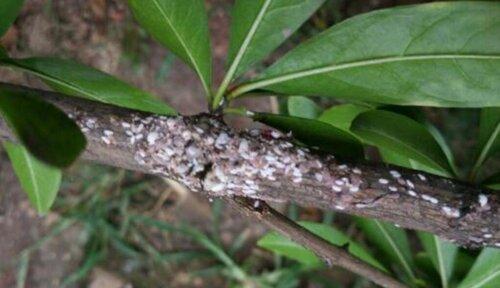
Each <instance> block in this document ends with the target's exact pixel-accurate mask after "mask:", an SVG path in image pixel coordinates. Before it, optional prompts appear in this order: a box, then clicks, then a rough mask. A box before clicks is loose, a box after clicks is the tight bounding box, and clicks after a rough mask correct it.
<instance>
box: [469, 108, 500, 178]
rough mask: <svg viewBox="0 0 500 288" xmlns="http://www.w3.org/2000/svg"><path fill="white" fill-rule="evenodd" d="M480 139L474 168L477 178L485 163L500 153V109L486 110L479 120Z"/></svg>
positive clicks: (473, 173)
mask: <svg viewBox="0 0 500 288" xmlns="http://www.w3.org/2000/svg"><path fill="white" fill-rule="evenodd" d="M479 123H480V126H479V139H478V143H477V147H478V150H479V152H478V153H477V154H478V156H477V160H476V163H475V164H474V167H473V168H472V172H471V174H472V176H475V175H476V174H477V172H478V171H479V169H480V168H481V165H482V164H483V162H484V161H485V160H486V159H487V158H488V157H489V156H491V155H494V154H496V153H498V152H500V107H494V108H484V109H482V110H481V117H480V120H479Z"/></svg>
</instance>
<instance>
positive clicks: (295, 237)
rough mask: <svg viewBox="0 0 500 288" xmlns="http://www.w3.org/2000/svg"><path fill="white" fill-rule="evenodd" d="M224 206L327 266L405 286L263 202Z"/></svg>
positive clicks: (385, 284) (383, 283) (386, 284)
mask: <svg viewBox="0 0 500 288" xmlns="http://www.w3.org/2000/svg"><path fill="white" fill-rule="evenodd" d="M226 203H229V204H230V205H231V206H232V207H234V208H235V209H237V210H238V211H240V212H241V213H243V214H246V215H247V216H249V218H250V219H256V220H259V221H260V222H262V223H264V224H265V225H267V226H268V227H269V228H271V229H273V230H275V231H277V232H279V233H281V234H283V235H284V236H285V237H288V238H290V239H291V240H292V241H294V242H296V243H298V244H300V245H303V246H304V247H307V248H308V249H310V250H312V251H313V252H314V253H315V254H316V255H318V256H319V257H320V258H321V259H323V261H325V263H326V264H327V265H328V266H333V265H335V266H339V267H342V268H344V269H346V270H349V271H351V272H354V273H356V274H358V275H360V276H363V277H365V278H367V279H369V280H371V281H373V282H374V283H376V284H378V285H380V286H382V287H388V288H400V287H406V286H405V285H404V284H402V283H400V282H398V281H397V280H395V279H393V278H392V277H390V276H389V275H386V274H384V273H383V272H382V271H380V270H378V269H377V268H375V267H373V266H371V265H369V264H366V263H365V262H363V261H361V260H359V259H358V258H356V257H354V256H352V255H351V254H349V253H348V252H346V251H345V250H344V249H342V248H339V247H337V246H334V245H331V244H330V243H328V242H327V241H325V240H323V239H322V238H320V237H318V236H316V235H314V234H312V233H311V232H309V231H307V230H306V229H304V228H303V227H301V226H299V225H298V224H296V223H295V222H293V221H291V220H290V219H288V218H286V217H285V216H283V215H282V214H281V213H279V212H277V211H276V210H274V209H273V208H271V207H270V206H269V205H267V204H266V203H265V202H263V201H260V200H250V199H248V198H242V197H234V198H231V197H228V198H227V201H226Z"/></svg>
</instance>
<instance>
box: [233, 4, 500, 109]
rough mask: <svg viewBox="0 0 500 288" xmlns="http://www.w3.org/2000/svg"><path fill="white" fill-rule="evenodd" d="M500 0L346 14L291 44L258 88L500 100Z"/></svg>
mask: <svg viewBox="0 0 500 288" xmlns="http://www.w3.org/2000/svg"><path fill="white" fill-rule="evenodd" d="M498 35H500V3H498V2H441V3H430V4H422V5H413V6H401V7H396V8H391V9H384V10H379V11H374V12H371V13H367V14H363V15H359V16H356V17H353V18H351V19H348V20H346V21H344V22H342V23H340V24H338V25H335V26H333V27H332V28H330V29H328V30H327V31H325V32H323V33H321V34H319V35H318V36H316V37H314V38H313V39H311V40H310V41H307V42H305V43H303V44H301V45H299V46H298V47H297V48H295V49H294V50H292V51H291V52H289V53H288V54H287V55H285V56H284V57H283V58H281V59H280V60H278V61H277V63H275V64H274V65H272V66H271V67H270V68H269V69H268V70H266V71H265V72H264V74H263V75H262V76H261V77H259V78H258V79H257V80H256V81H254V82H252V83H249V84H246V85H242V86H241V87H240V88H239V89H237V90H235V91H233V92H232V94H231V97H235V96H237V95H241V94H243V93H246V92H248V91H251V90H255V89H265V90H270V91H273V92H276V93H284V94H289V95H305V96H308V95H315V96H326V97H336V98H342V99H346V100H349V101H353V100H357V101H364V102H374V103H387V104H397V105H421V106H439V107H490V106H500V96H499V93H500V81H498V79H499V77H500V37H498Z"/></svg>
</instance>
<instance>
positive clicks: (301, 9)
mask: <svg viewBox="0 0 500 288" xmlns="http://www.w3.org/2000/svg"><path fill="white" fill-rule="evenodd" d="M323 2H324V0H236V2H235V4H234V7H233V11H232V17H231V18H232V23H231V36H230V41H229V52H228V63H229V65H230V66H229V67H230V68H229V72H228V75H231V76H230V79H229V80H232V78H234V77H237V76H238V75H240V74H241V73H243V72H245V71H246V70H247V69H248V68H249V67H250V66H251V65H252V64H254V63H256V62H258V61H261V60H262V59H264V58H265V57H266V56H267V55H268V54H269V53H271V52H272V51H273V50H274V49H276V48H277V47H278V46H279V45H280V44H281V43H283V42H284V41H285V40H286V39H287V38H288V37H289V36H290V35H291V34H292V33H294V32H295V31H296V30H297V29H298V28H299V27H300V26H301V25H302V23H304V22H305V21H306V20H307V19H308V18H309V17H310V16H311V14H312V13H314V11H316V10H317V9H318V8H319V7H320V6H321V4H323Z"/></svg>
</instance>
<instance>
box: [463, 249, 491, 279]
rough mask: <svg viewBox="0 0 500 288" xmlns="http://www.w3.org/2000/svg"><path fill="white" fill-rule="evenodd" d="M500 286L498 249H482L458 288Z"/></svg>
mask: <svg viewBox="0 0 500 288" xmlns="http://www.w3.org/2000/svg"><path fill="white" fill-rule="evenodd" d="M499 286H500V249H495V248H484V249H483V251H482V252H481V254H479V256H478V257H477V260H476V262H475V263H474V266H472V268H471V270H470V271H469V273H468V274H467V276H466V277H465V279H464V280H463V281H462V282H461V283H460V285H458V288H497V287H499Z"/></svg>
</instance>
